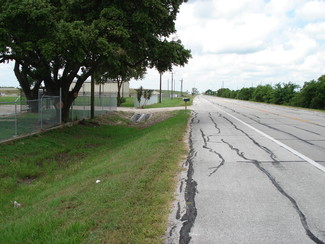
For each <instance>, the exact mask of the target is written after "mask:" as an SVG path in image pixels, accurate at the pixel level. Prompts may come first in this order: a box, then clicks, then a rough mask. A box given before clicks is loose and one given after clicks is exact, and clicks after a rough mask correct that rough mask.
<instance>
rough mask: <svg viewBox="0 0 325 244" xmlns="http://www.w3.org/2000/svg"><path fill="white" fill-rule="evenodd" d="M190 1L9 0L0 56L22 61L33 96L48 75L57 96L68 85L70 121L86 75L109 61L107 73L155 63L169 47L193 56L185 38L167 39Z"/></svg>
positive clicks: (19, 71) (20, 72)
mask: <svg viewBox="0 0 325 244" xmlns="http://www.w3.org/2000/svg"><path fill="white" fill-rule="evenodd" d="M183 2H186V0H169V1H163V0H155V1H153V0H146V1H129V0H111V1H97V0H69V1H58V0H2V2H1V5H0V63H1V62H7V61H12V60H13V61H14V62H15V68H14V71H15V75H16V77H17V79H18V81H19V83H20V85H21V87H22V89H23V91H24V93H25V94H26V96H27V98H28V99H33V98H35V96H36V94H37V91H38V88H39V86H40V84H41V83H42V82H44V84H45V87H46V90H47V91H48V92H49V93H52V94H54V95H58V94H59V91H60V89H62V116H63V120H67V119H68V113H69V109H70V106H71V104H72V102H73V101H74V99H75V98H76V97H77V96H78V92H79V90H80V88H81V87H82V85H83V83H84V81H85V80H86V79H87V78H89V77H90V76H91V75H93V74H94V73H95V72H96V71H97V70H99V69H101V70H102V68H103V67H106V68H107V69H106V71H105V72H109V71H111V72H113V71H114V68H116V67H120V66H127V67H131V68H135V67H136V66H141V67H142V68H145V67H156V66H157V65H158V64H157V57H159V55H160V54H162V51H163V50H164V48H162V47H165V46H171V47H173V48H172V51H173V52H175V53H176V54H175V56H171V57H170V58H173V59H170V60H169V62H170V63H171V64H173V63H179V64H182V63H186V62H187V59H186V58H188V56H187V57H186V56H184V55H183V54H184V53H185V54H186V53H189V51H188V50H186V49H184V47H183V46H182V45H181V44H180V41H178V40H177V41H176V42H175V41H167V38H168V37H170V35H172V34H173V33H175V20H176V15H177V13H178V11H179V7H180V5H181V4H182V3H183ZM175 43H176V46H174V45H175ZM176 47H177V48H176ZM175 48H176V49H175ZM172 51H170V53H169V54H171V53H172ZM184 57H185V58H184ZM182 58H184V59H182ZM167 64H168V60H167ZM167 66H168V65H167ZM74 80H75V81H76V83H75V85H74V86H73V87H70V86H71V84H72V82H73V81H74Z"/></svg>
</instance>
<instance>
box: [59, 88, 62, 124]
mask: <svg viewBox="0 0 325 244" xmlns="http://www.w3.org/2000/svg"><path fill="white" fill-rule="evenodd" d="M59 99H60V100H59V101H60V113H59V124H62V108H61V104H62V88H61V87H60V98H59Z"/></svg>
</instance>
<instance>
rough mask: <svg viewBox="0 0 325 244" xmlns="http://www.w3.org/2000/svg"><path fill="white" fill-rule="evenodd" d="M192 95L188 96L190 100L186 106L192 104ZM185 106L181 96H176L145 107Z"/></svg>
mask: <svg viewBox="0 0 325 244" xmlns="http://www.w3.org/2000/svg"><path fill="white" fill-rule="evenodd" d="M192 103H193V97H190V102H187V106H190V105H192ZM179 106H185V102H184V101H183V98H182V97H177V98H173V99H163V100H162V103H155V104H152V105H148V106H145V108H164V107H179Z"/></svg>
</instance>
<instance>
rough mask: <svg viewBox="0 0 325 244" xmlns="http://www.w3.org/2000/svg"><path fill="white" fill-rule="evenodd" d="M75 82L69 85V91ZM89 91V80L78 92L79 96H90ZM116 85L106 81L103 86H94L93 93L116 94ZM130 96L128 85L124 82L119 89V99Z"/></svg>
mask: <svg viewBox="0 0 325 244" xmlns="http://www.w3.org/2000/svg"><path fill="white" fill-rule="evenodd" d="M75 84H76V83H75V82H73V83H72V84H71V86H70V87H71V89H72V88H73V87H74V86H75ZM90 91H91V82H90V80H86V81H85V83H84V84H83V86H82V88H81V89H80V91H79V95H83V94H90ZM117 91H118V89H117V83H116V82H114V81H111V80H110V81H108V82H107V83H104V84H95V93H101V94H108V93H110V94H117ZM129 95H130V83H129V82H124V83H123V85H122V87H121V97H129Z"/></svg>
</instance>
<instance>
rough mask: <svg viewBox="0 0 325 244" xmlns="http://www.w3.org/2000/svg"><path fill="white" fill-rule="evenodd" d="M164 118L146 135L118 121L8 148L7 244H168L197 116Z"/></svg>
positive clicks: (4, 190)
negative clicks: (182, 163) (188, 132)
mask: <svg viewBox="0 0 325 244" xmlns="http://www.w3.org/2000/svg"><path fill="white" fill-rule="evenodd" d="M161 116H162V117H161V119H160V118H159V117H156V118H153V119H154V120H155V121H159V120H162V121H161V122H158V123H156V124H153V125H150V126H149V125H146V124H141V126H140V127H141V128H140V127H136V126H132V125H131V124H130V122H129V121H128V120H127V118H126V116H124V117H123V116H122V117H121V116H120V115H115V116H112V115H111V116H109V117H100V119H98V120H96V121H84V122H83V123H81V124H78V125H75V126H72V127H66V128H62V129H58V130H54V131H50V132H47V133H44V134H41V135H38V136H33V137H30V138H26V139H22V140H19V141H16V142H14V143H11V144H4V145H1V150H0V158H1V160H0V167H1V171H0V185H1V188H0V236H1V242H3V243H162V242H163V240H162V236H163V235H164V232H165V228H166V223H167V215H168V212H169V207H170V201H171V200H172V198H173V191H174V186H175V185H174V184H175V181H174V179H175V175H176V173H177V172H178V171H179V170H180V169H179V166H178V162H179V160H180V159H181V155H183V154H184V153H186V149H185V146H184V142H183V135H184V132H185V128H186V124H187V120H188V116H189V113H188V112H186V111H178V112H173V113H172V114H171V115H170V114H169V115H168V116H167V117H169V118H167V119H166V114H164V115H161ZM163 119H165V120H163ZM112 124H115V125H112ZM96 180H100V181H101V182H100V183H96ZM13 201H17V202H18V203H21V206H20V207H16V208H15V207H14V205H13Z"/></svg>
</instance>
